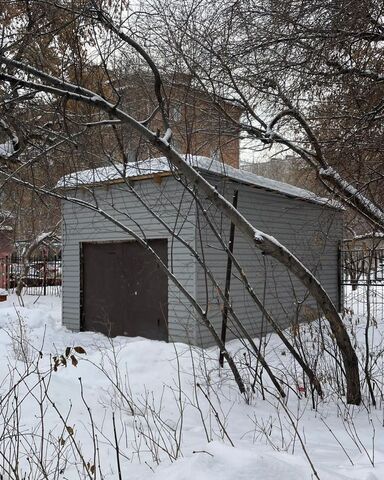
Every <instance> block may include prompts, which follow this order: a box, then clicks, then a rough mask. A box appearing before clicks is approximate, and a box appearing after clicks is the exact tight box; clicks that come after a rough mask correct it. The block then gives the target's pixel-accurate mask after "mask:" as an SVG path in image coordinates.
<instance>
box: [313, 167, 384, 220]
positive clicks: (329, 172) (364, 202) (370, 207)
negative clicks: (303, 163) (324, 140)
mask: <svg viewBox="0 0 384 480" xmlns="http://www.w3.org/2000/svg"><path fill="white" fill-rule="evenodd" d="M319 175H320V176H321V177H325V178H327V179H330V180H331V181H332V182H333V183H334V184H335V185H337V186H338V187H339V188H340V190H341V192H343V193H345V194H346V195H347V199H348V200H351V201H352V202H353V203H356V204H357V205H358V206H359V208H360V209H362V210H363V212H368V214H369V217H370V218H372V220H374V221H376V222H378V223H379V225H381V226H383V225H384V212H382V211H381V210H380V208H378V207H377V206H376V205H375V204H374V203H372V202H371V201H370V200H369V199H368V198H367V197H365V196H364V195H362V194H361V192H360V191H359V190H358V189H357V188H355V187H354V186H353V185H351V184H350V183H349V182H347V181H346V180H344V179H343V178H341V176H340V175H339V174H338V173H337V172H336V170H334V169H333V168H332V167H328V168H321V169H320V170H319Z"/></svg>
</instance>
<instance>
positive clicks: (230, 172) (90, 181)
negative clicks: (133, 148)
mask: <svg viewBox="0 0 384 480" xmlns="http://www.w3.org/2000/svg"><path fill="white" fill-rule="evenodd" d="M185 160H186V161H187V162H188V163H189V164H190V165H192V166H193V167H195V168H196V169H197V170H199V171H201V172H206V173H213V174H216V175H219V176H221V177H225V178H228V179H231V180H235V181H237V182H239V183H244V184H246V185H253V186H255V187H258V188H262V189H265V190H269V191H272V192H278V193H281V194H284V195H287V196H289V197H293V198H300V199H303V200H307V201H311V202H315V203H320V204H321V205H328V206H330V207H332V208H339V206H338V205H336V204H335V203H333V202H331V201H330V200H329V199H326V198H321V197H318V196H317V195H315V194H314V193H312V192H310V191H308V190H304V189H302V188H299V187H295V186H293V185H289V184H287V183H283V182H279V181H277V180H272V179H269V178H264V177H261V176H259V175H255V174H254V173H251V172H247V171H245V170H239V169H237V168H234V167H231V166H230V165H226V164H223V163H222V162H218V161H216V160H213V159H211V158H208V157H202V156H196V155H186V156H185ZM172 170H173V168H172V167H171V166H170V165H169V162H168V160H167V159H166V158H165V157H159V158H149V159H147V160H143V161H140V162H135V163H133V162H132V163H128V164H127V165H126V167H125V168H124V166H123V165H122V164H114V165H111V166H105V167H100V168H96V169H92V170H83V171H81V172H75V173H71V174H69V175H66V176H65V177H63V178H61V179H60V180H59V182H58V184H57V188H72V187H76V186H78V185H95V184H97V183H104V182H112V181H118V180H121V179H122V178H124V177H125V178H140V177H142V176H146V175H153V174H157V173H169V172H171V171H172Z"/></svg>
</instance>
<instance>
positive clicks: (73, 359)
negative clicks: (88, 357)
mask: <svg viewBox="0 0 384 480" xmlns="http://www.w3.org/2000/svg"><path fill="white" fill-rule="evenodd" d="M71 362H72V365H73V366H74V367H76V366H77V364H78V363H79V361H78V360H77V358H76V357H75V356H74V355H71Z"/></svg>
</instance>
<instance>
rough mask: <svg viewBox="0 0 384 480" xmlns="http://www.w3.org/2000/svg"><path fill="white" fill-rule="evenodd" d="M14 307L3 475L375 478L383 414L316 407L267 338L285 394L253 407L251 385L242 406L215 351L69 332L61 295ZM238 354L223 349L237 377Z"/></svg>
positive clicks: (257, 400)
mask: <svg viewBox="0 0 384 480" xmlns="http://www.w3.org/2000/svg"><path fill="white" fill-rule="evenodd" d="M24 301H25V306H24V307H21V306H20V305H19V303H18V301H17V298H16V297H15V296H13V295H10V296H9V298H8V300H7V301H6V302H2V303H0V346H1V352H2V360H1V362H0V398H1V403H0V473H1V474H2V475H3V477H1V475H0V477H1V478H3V479H4V480H8V479H9V478H12V479H14V478H17V477H16V473H15V470H14V469H17V468H18V469H19V472H18V474H19V477H18V478H27V479H33V480H37V479H43V478H46V479H49V480H52V479H56V478H57V479H59V478H60V479H68V480H78V479H80V478H81V479H83V478H89V479H92V478H95V477H96V478H100V479H102V478H103V479H105V480H110V479H111V480H112V479H120V478H122V479H130V480H135V479H146V478H153V479H154V480H176V479H177V480H189V479H191V480H192V479H198V480H205V479H207V480H208V479H209V480H211V479H213V478H220V480H234V479H236V480H240V479H246V480H248V479H249V480H251V479H252V480H253V479H259V478H260V479H265V480H268V479H280V478H284V480H291V479H292V480H293V479H295V480H296V479H298V478H300V479H311V478H316V477H315V474H314V470H315V471H316V472H317V476H318V478H320V479H336V480H337V479H340V480H341V479H359V480H375V479H377V480H379V479H382V478H384V441H383V440H384V438H383V430H384V428H383V406H382V405H381V404H378V406H377V408H376V409H374V408H372V407H365V406H361V407H347V406H346V405H345V404H344V403H343V401H342V398H341V399H339V400H338V401H335V399H334V397H333V396H332V395H326V398H325V400H324V401H322V402H318V404H317V408H316V409H313V408H312V401H311V399H310V398H305V396H304V395H303V393H302V392H301V390H303V388H302V387H303V385H302V384H301V380H300V379H301V378H302V376H301V375H300V372H299V371H296V375H294V373H295V366H294V364H293V363H292V361H291V360H290V359H289V357H288V355H287V354H286V352H285V350H284V348H282V347H281V345H280V343H279V341H278V340H277V339H276V338H274V337H273V336H272V337H271V338H270V339H269V341H268V345H267V351H268V354H267V359H268V361H269V362H270V363H271V364H272V365H273V366H274V368H275V370H274V371H275V372H276V373H277V374H278V376H279V377H280V378H285V379H286V381H287V382H288V384H289V387H290V389H288V388H287V391H288V392H289V395H288V399H287V401H286V402H283V401H281V400H279V399H278V398H277V397H276V396H274V395H273V394H272V393H268V392H265V397H266V399H265V400H263V398H262V393H261V392H260V389H258V391H257V392H256V393H254V394H249V395H248V402H246V401H245V399H244V398H243V397H242V396H240V394H239V393H238V392H237V389H236V384H235V383H234V381H233V379H232V376H231V373H230V371H229V370H228V369H227V368H224V369H222V370H221V371H220V370H219V368H218V361H217V357H218V354H217V351H216V349H209V350H205V351H202V350H200V349H198V348H190V347H188V346H186V345H183V344H176V345H175V344H167V343H164V342H157V341H150V340H145V339H142V338H135V339H130V338H123V337H118V338H115V339H113V340H108V339H107V338H105V337H104V336H102V335H99V334H96V333H89V332H87V333H73V332H70V331H68V330H66V329H65V328H63V327H62V326H61V318H60V315H61V308H60V307H61V306H60V298H59V297H55V296H47V297H39V298H38V297H34V296H25V297H24ZM361 328H363V324H362V327H361ZM377 337H378V334H376V338H377ZM69 347H71V350H69ZM74 347H82V348H83V349H84V350H85V352H86V353H82V350H81V349H80V348H76V349H74ZM241 347H242V346H241V344H240V342H238V341H234V342H231V344H230V350H231V352H232V353H233V354H237V359H238V361H240V360H241V359H242V362H243V364H244V370H243V373H244V374H245V370H246V369H245V366H246V364H247V357H246V356H244V355H243V353H244V352H243V351H242V350H241ZM236 352H237V353H236ZM61 355H63V358H61V357H60V356H61ZM53 357H56V367H57V368H56V369H55V370H56V371H54V370H53V369H51V368H50V367H51V366H52V365H54V364H55V359H54V358H53ZM64 360H65V361H66V362H67V366H64V365H63V364H62V363H64ZM263 378H264V381H265V385H268V381H267V379H266V378H265V374H264V376H263ZM322 381H323V384H324V386H325V388H326V385H327V381H328V380H327V378H325V377H324V378H323V379H322ZM271 391H272V390H271ZM113 425H115V428H114V427H113ZM17 432H18V433H17ZM117 450H118V452H119V454H117ZM310 462H311V463H312V466H311V465H310ZM17 465H18V466H17ZM1 470H2V471H1ZM119 470H120V472H121V476H119ZM24 474H25V477H24Z"/></svg>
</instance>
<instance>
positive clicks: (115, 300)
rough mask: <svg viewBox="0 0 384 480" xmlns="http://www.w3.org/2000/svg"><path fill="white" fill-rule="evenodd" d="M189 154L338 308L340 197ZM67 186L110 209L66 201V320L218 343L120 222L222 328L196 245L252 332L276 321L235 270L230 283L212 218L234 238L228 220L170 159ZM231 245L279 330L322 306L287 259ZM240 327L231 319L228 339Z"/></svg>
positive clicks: (76, 179)
mask: <svg viewBox="0 0 384 480" xmlns="http://www.w3.org/2000/svg"><path fill="white" fill-rule="evenodd" d="M190 161H192V162H193V164H194V166H195V168H196V169H198V170H199V171H200V172H201V174H202V175H203V176H204V177H205V178H207V179H208V180H209V181H210V182H211V183H212V184H213V185H215V187H216V188H217V190H218V191H220V193H222V194H224V195H225V196H226V197H227V198H228V199H230V200H231V201H232V199H233V198H234V195H235V194H236V196H237V208H238V209H239V211H240V212H241V213H243V214H244V215H245V217H246V218H247V219H248V220H250V221H251V222H252V223H253V224H254V225H255V226H256V227H257V228H259V229H260V230H262V231H264V232H265V233H268V234H271V235H273V236H275V237H276V238H277V239H278V240H279V241H280V242H281V243H282V244H284V245H285V246H286V247H288V248H289V249H291V250H292V251H293V252H294V253H295V254H296V255H297V256H298V257H299V259H300V260H302V261H303V263H304V264H305V265H306V266H307V267H308V268H309V269H311V270H312V271H314V272H315V273H316V275H317V276H318V277H319V278H320V280H321V281H322V282H323V285H324V286H325V289H326V290H327V292H328V294H329V295H330V296H331V298H332V299H333V301H334V302H335V303H337V304H338V305H339V302H340V298H339V297H340V294H339V282H338V249H339V242H340V240H341V239H342V211H341V210H340V209H339V208H338V207H337V206H335V205H333V204H331V203H330V202H327V201H326V200H324V199H322V198H318V197H316V196H315V195H314V194H312V193H311V192H308V191H306V190H302V189H299V188H296V187H292V186H290V185H287V184H284V183H281V182H277V181H273V180H269V179H264V178H262V177H259V176H256V175H254V174H251V173H249V172H243V171H240V170H237V169H234V168H232V167H229V166H227V165H223V164H221V163H219V162H215V161H212V160H210V159H208V158H204V157H193V158H190ZM59 187H60V189H61V190H62V191H64V192H65V194H66V195H67V196H68V197H71V198H72V199H75V202H78V201H82V202H88V203H89V204H90V205H93V206H96V207H97V208H98V209H99V211H103V212H104V213H105V215H101V214H100V213H99V212H98V211H95V210H90V209H89V208H87V207H86V206H85V204H84V205H79V204H77V203H73V202H72V201H68V200H64V201H63V251H62V261H63V323H64V325H65V326H67V327H68V328H70V329H73V330H92V331H98V332H102V333H104V334H107V335H110V336H116V335H128V336H144V337H147V338H152V339H159V340H169V341H181V342H188V343H192V344H197V345H202V346H208V345H211V344H212V343H213V341H212V339H211V335H210V333H209V332H208V330H207V329H206V328H205V327H204V326H203V325H201V323H200V321H199V318H198V316H197V315H196V313H195V311H194V308H193V307H192V306H191V304H190V303H189V302H188V301H187V300H186V297H185V296H184V295H183V294H182V293H180V291H179V290H178V289H177V288H176V287H175V286H174V284H173V283H172V282H171V281H170V280H169V278H168V277H167V275H166V274H165V273H164V272H163V271H162V270H161V269H160V268H159V267H158V265H157V263H156V261H155V260H154V258H153V257H152V256H151V254H150V253H149V252H148V251H147V250H146V249H145V248H144V247H142V246H141V245H139V244H138V243H137V242H136V241H135V240H133V239H132V237H131V236H129V235H128V234H127V232H126V231H123V230H122V228H121V227H120V226H119V225H118V224H117V223H120V224H122V225H125V226H126V227H127V228H129V229H130V230H132V231H133V232H134V233H135V234H137V235H139V236H140V237H141V238H144V239H145V240H146V241H147V243H148V244H149V245H150V247H151V248H152V249H153V250H154V251H155V252H156V253H157V254H158V255H159V257H160V258H161V259H162V260H163V262H164V263H165V264H166V265H168V268H169V270H170V271H171V272H172V274H173V275H174V276H175V277H176V278H177V280H178V281H179V282H180V283H181V284H182V285H183V287H184V288H185V289H186V290H187V291H188V292H189V293H190V294H191V295H192V296H193V297H194V298H195V299H196V300H197V302H198V303H199V304H200V305H201V306H202V307H203V309H204V310H205V311H206V313H207V316H208V318H209V319H210V321H211V322H212V324H213V325H214V326H215V328H216V330H217V331H218V332H220V330H221V325H222V320H223V301H222V298H221V297H220V295H219V294H218V291H217V286H215V285H214V284H213V283H212V282H211V281H210V280H209V278H208V276H207V274H206V272H205V271H204V269H203V268H201V266H200V265H199V264H198V262H197V261H196V256H195V255H194V254H193V253H192V252H191V249H192V250H194V251H195V252H197V254H198V255H199V256H200V258H203V259H204V261H205V264H206V265H207V266H208V268H209V269H210V271H211V272H212V273H213V274H214V276H215V279H216V282H217V283H218V284H219V285H220V287H221V288H222V289H223V290H225V287H226V285H227V287H229V301H230V303H231V305H232V307H233V309H234V310H235V311H236V313H237V316H238V317H239V318H240V319H241V321H242V323H243V325H244V326H245V327H246V328H247V329H248V331H249V332H250V333H251V334H252V335H257V334H259V333H265V332H267V331H268V330H269V326H268V325H266V324H265V319H264V318H263V316H262V314H261V313H260V312H259V311H258V309H257V308H256V307H255V305H254V304H253V301H252V299H251V298H250V296H249V294H248V293H247V292H246V290H245V289H244V286H243V284H242V281H241V279H240V276H239V274H238V272H236V269H232V273H231V275H230V282H229V285H228V262H227V254H226V253H225V251H224V250H223V247H222V245H221V244H220V242H219V240H218V238H217V235H215V233H214V231H213V230H212V226H213V227H214V228H215V229H216V232H217V233H219V234H220V236H221V238H222V239H223V240H224V242H225V243H226V244H228V242H229V237H230V231H231V225H230V223H229V222H228V220H227V219H226V218H225V217H224V216H223V215H222V214H221V213H220V212H219V211H217V210H216V209H215V207H213V206H212V205H209V204H208V203H207V202H206V201H205V200H204V199H199V200H198V201H197V200H196V198H195V196H194V194H193V188H192V186H191V185H188V184H187V185H186V182H185V180H184V179H183V178H182V177H180V176H179V175H178V173H177V172H175V171H172V169H171V168H169V165H168V162H167V161H166V159H164V158H161V159H150V160H146V161H144V162H139V163H137V164H129V165H128V167H123V166H121V165H117V166H110V167H102V168H98V169H96V170H92V171H85V172H79V173H77V174H71V175H69V176H67V177H64V178H63V179H62V180H61V182H60V184H59ZM186 187H187V188H186ZM106 217H110V218H109V219H108V218H106ZM111 218H112V219H115V220H116V222H113V221H111V220H110V219H111ZM172 232H173V233H172ZM233 252H234V255H235V257H236V259H237V260H238V262H239V263H240V264H241V266H242V269H243V271H244V272H245V273H246V274H247V276H248V278H249V281H250V282H251V284H252V287H253V289H254V291H255V292H256V294H257V295H258V296H259V298H260V299H262V300H263V302H264V304H265V306H266V307H267V309H268V310H269V311H270V312H271V313H272V314H273V316H274V318H275V319H276V320H277V321H278V322H279V324H280V325H281V326H282V327H285V326H288V325H290V324H292V323H293V322H297V321H298V320H299V319H303V318H304V319H312V318H313V317H314V316H315V315H316V308H315V305H314V304H313V301H311V300H310V299H308V295H307V292H306V290H305V288H304V287H302V286H301V285H299V284H298V282H297V281H296V280H295V279H294V278H292V276H291V275H290V274H289V273H288V272H287V270H286V269H285V267H282V266H281V265H280V264H278V263H277V262H276V261H274V260H273V259H271V258H269V257H267V256H265V255H263V254H262V253H261V252H259V253H257V252H255V251H254V249H252V248H251V247H250V246H249V245H248V243H247V242H246V241H245V240H244V239H243V238H242V237H241V235H240V233H239V234H237V232H236V231H235V232H234V240H233ZM237 334H238V332H237V331H236V328H235V327H234V326H233V325H232V324H231V322H230V319H228V332H227V338H233V337H235V336H236V335H237Z"/></svg>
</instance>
